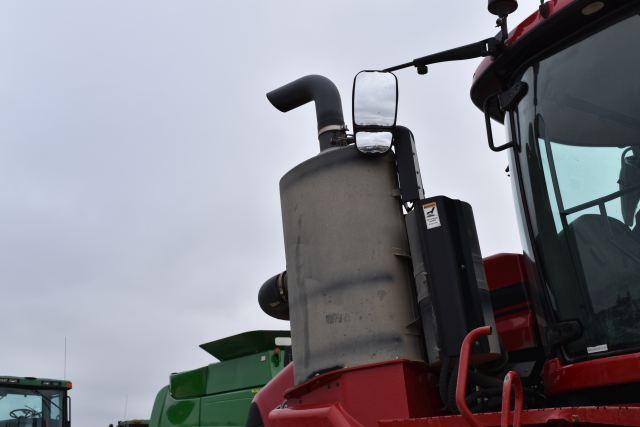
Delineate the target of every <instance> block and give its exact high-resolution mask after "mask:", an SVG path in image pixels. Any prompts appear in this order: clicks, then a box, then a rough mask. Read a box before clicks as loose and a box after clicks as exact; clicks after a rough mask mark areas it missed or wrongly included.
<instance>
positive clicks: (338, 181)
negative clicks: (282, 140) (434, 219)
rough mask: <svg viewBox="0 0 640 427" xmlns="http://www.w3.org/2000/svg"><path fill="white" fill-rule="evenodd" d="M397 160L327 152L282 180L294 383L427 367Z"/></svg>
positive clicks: (346, 149)
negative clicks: (406, 363)
mask: <svg viewBox="0 0 640 427" xmlns="http://www.w3.org/2000/svg"><path fill="white" fill-rule="evenodd" d="M396 182H397V180H396V176H395V168H394V162H393V157H392V156H391V155H387V156H382V157H370V156H363V155H362V154H360V153H358V152H357V151H356V149H355V147H354V146H353V145H351V146H347V147H343V148H336V149H332V150H327V151H324V152H322V153H321V154H320V155H318V156H316V157H313V158H311V159H309V160H307V161H305V162H303V163H302V164H300V165H298V166H296V167H295V168H294V169H292V170H291V171H289V172H288V173H287V174H286V175H285V176H284V177H283V178H282V179H281V181H280V196H281V204H282V222H283V228H284V240H285V251H286V258H287V275H288V290H289V313H290V318H291V337H292V342H293V348H294V349H295V350H294V352H293V359H294V362H295V366H296V369H295V382H296V384H301V383H302V382H304V381H305V380H307V379H308V378H310V377H311V376H313V375H314V374H316V373H318V372H323V371H324V370H328V369H335V368H341V367H352V366H358V365H362V364H367V363H374V362H380V361H385V360H393V359H409V360H423V356H422V354H421V343H420V341H421V337H420V336H419V334H418V332H417V330H416V329H415V328H414V327H412V326H411V325H412V324H413V322H414V321H415V320H416V318H417V315H416V308H415V302H414V300H413V299H412V290H411V286H412V285H411V276H410V274H411V272H410V266H409V263H408V260H407V259H406V258H403V257H400V256H398V255H397V253H399V252H400V253H408V252H409V249H408V242H407V237H406V230H405V225H404V220H403V216H402V211H401V205H400V203H399V201H398V199H397V198H396V197H394V195H393V194H394V191H396V190H397V188H396V187H397V184H396Z"/></svg>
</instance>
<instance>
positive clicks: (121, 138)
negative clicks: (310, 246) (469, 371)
mask: <svg viewBox="0 0 640 427" xmlns="http://www.w3.org/2000/svg"><path fill="white" fill-rule="evenodd" d="M536 5H537V2H536V1H533V0H531V1H528V2H521V6H520V9H521V10H520V11H518V12H517V13H516V19H515V20H514V22H515V21H516V20H519V19H522V18H523V17H524V16H525V15H526V14H527V13H528V11H531V10H533V9H534V8H535V7H536ZM485 7H486V2H485V1H473V2H472V1H455V2H453V1H451V2H442V1H435V0H432V1H427V0H416V1H409V0H406V1H405V0H402V1H393V2H391V1H371V0H367V1H365V0H362V1H349V2H345V1H337V0H334V1H328V0H322V1H315V2H311V1H300V0H290V1H283V0H277V1H276V0H270V1H264V0H262V1H259V0H255V1H244V0H243V1H241V0H235V1H224V2H223V1H215V0H203V1H198V0H171V1H169V0H135V1H133V0H126V1H125V0H121V1H116V0H75V1H71V0H54V1H52V0H42V1H25V0H0V287H1V288H2V298H1V300H2V309H0V313H1V314H0V316H2V323H3V325H4V326H3V327H2V328H1V329H0V334H1V337H0V338H1V341H0V342H1V345H2V351H1V352H0V373H1V374H8V375H20V376H42V377H61V376H62V375H63V354H64V351H63V349H64V337H65V336H67V337H68V340H69V355H68V366H67V377H68V379H70V380H72V381H73V384H74V389H73V391H72V396H73V400H74V403H73V418H74V425H76V426H80V427H82V426H101V425H102V426H106V425H107V424H108V423H109V422H115V421H117V420H118V419H122V418H123V416H124V406H125V398H126V396H128V410H127V414H126V415H127V417H128V418H132V417H139V418H148V417H149V414H150V412H151V407H152V404H153V399H154V397H155V394H156V393H157V391H158V390H159V389H160V388H161V387H162V386H163V385H165V384H166V383H167V382H168V378H169V374H170V373H171V372H175V371H180V370H187V369H193V368H196V367H199V366H203V365H205V364H207V363H210V362H212V361H213V359H212V358H211V356H209V355H208V354H206V353H205V352H204V351H202V350H200V349H199V348H198V345H199V344H201V343H203V342H207V341H210V340H213V339H217V338H221V337H224V336H227V335H230V334H235V333H239V332H243V331H246V330H250V329H260V328H288V325H287V323H286V322H280V321H277V320H274V319H271V318H269V317H267V316H266V315H265V314H263V313H262V312H261V311H260V309H259V308H258V304H257V290H258V287H259V286H260V284H261V283H262V282H263V281H264V280H265V279H266V278H268V277H270V276H271V275H273V274H275V273H277V272H279V271H281V270H282V269H284V267H285V265H284V252H283V239H282V227H281V223H280V204H279V195H278V180H279V178H280V177H281V176H282V175H283V174H284V173H285V172H286V171H287V170H289V169H290V168H292V167H293V166H295V165H296V164H298V163H300V162H301V161H303V160H305V159H306V158H308V157H310V156H313V155H315V154H316V153H317V150H318V146H317V140H316V138H315V114H314V109H313V106H312V105H308V106H305V107H304V108H301V109H299V110H296V111H293V112H290V113H287V114H282V113H280V112H279V111H277V110H275V109H274V108H273V107H271V105H270V104H269V103H268V102H267V100H266V98H265V96H264V94H265V93H266V92H267V91H269V90H271V89H274V88H276V87H278V86H280V85H282V84H284V83H287V82H289V81H291V80H293V79H295V78H298V77H300V76H303V75H306V74H312V73H318V74H323V75H326V76H327V77H329V78H331V79H332V80H333V81H334V82H335V83H336V84H337V86H338V88H339V89H340V90H341V92H342V95H343V108H344V111H345V112H349V111H351V106H350V104H351V100H350V93H351V83H352V79H353V76H354V75H355V73H356V72H358V71H359V70H361V69H365V68H366V69H372V68H384V67H387V66H391V65H395V64H398V63H402V62H406V61H408V60H411V59H413V58H415V57H418V56H423V55H425V54H428V53H432V52H434V51H437V50H442V49H446V48H450V47H454V46H457V45H460V44H466V43H469V42H472V41H476V40H480V39H482V38H485V37H488V36H490V35H493V34H495V32H496V29H495V28H494V23H495V19H494V17H493V16H492V15H489V14H488V12H486V9H485ZM478 62H479V61H477V60H475V61H468V62H465V63H456V64H442V65H436V66H433V67H431V68H430V72H429V74H428V75H427V76H418V75H417V74H416V73H415V72H414V71H412V70H405V71H399V72H398V73H397V75H398V78H399V84H400V107H399V113H398V122H399V123H400V124H403V125H406V126H408V127H410V128H411V129H412V130H413V132H414V134H415V136H416V140H417V148H418V152H419V157H420V162H421V167H422V173H423V180H424V184H425V186H426V189H427V193H428V195H437V194H445V195H448V196H450V197H455V198H460V199H463V200H466V201H468V202H470V203H471V204H472V205H473V207H474V212H475V217H476V223H477V226H478V232H479V235H480V241H481V246H482V250H483V254H484V255H490V254H493V253H496V252H501V251H519V248H520V240H519V237H518V231H517V227H516V223H515V214H514V207H513V202H512V199H511V188H510V184H509V180H508V178H507V176H506V174H505V172H504V169H505V167H506V164H507V161H506V156H505V155H504V154H496V153H492V152H491V151H490V150H489V149H488V148H487V143H486V137H485V132H484V129H483V117H482V115H481V113H480V112H479V111H477V110H476V109H475V107H474V106H473V105H472V104H471V102H470V100H469V88H470V83H471V79H472V75H473V71H474V69H475V67H476V66H477V64H478ZM347 121H348V122H349V123H350V121H351V120H350V117H347ZM497 132H498V134H499V135H501V134H502V131H501V130H497Z"/></svg>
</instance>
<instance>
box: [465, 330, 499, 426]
mask: <svg viewBox="0 0 640 427" xmlns="http://www.w3.org/2000/svg"><path fill="white" fill-rule="evenodd" d="M489 334H491V326H481V327H479V328H475V329H474V330H472V331H471V332H469V333H468V334H467V336H466V337H464V340H462V346H461V347H460V362H459V363H458V379H457V381H456V406H457V407H458V411H460V414H461V415H462V417H463V418H464V419H465V420H466V421H467V422H468V423H469V424H470V425H471V426H472V427H481V424H480V423H479V422H478V420H476V418H475V417H474V416H473V412H471V410H470V409H469V407H468V406H467V399H466V391H467V375H468V372H469V354H470V353H471V344H473V343H474V342H475V341H476V340H477V339H478V338H480V337H482V336H485V335H489ZM503 401H504V398H503Z"/></svg>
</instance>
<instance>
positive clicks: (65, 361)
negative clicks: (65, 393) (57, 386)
mask: <svg viewBox="0 0 640 427" xmlns="http://www.w3.org/2000/svg"><path fill="white" fill-rule="evenodd" d="M62 379H64V380H66V379H67V336H66V335H65V336H64V368H63V375H62Z"/></svg>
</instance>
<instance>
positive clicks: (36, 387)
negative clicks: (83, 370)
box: [0, 376, 71, 427]
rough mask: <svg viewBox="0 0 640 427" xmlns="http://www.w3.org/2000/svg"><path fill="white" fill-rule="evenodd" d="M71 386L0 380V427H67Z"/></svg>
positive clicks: (38, 380) (26, 379)
mask: <svg viewBox="0 0 640 427" xmlns="http://www.w3.org/2000/svg"><path fill="white" fill-rule="evenodd" d="M69 390H71V382H69V381H66V380H53V379H46V378H34V377H11V376H0V427H22V426H29V427H44V426H47V427H69V426H71V400H70V397H69V395H68V392H69Z"/></svg>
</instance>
